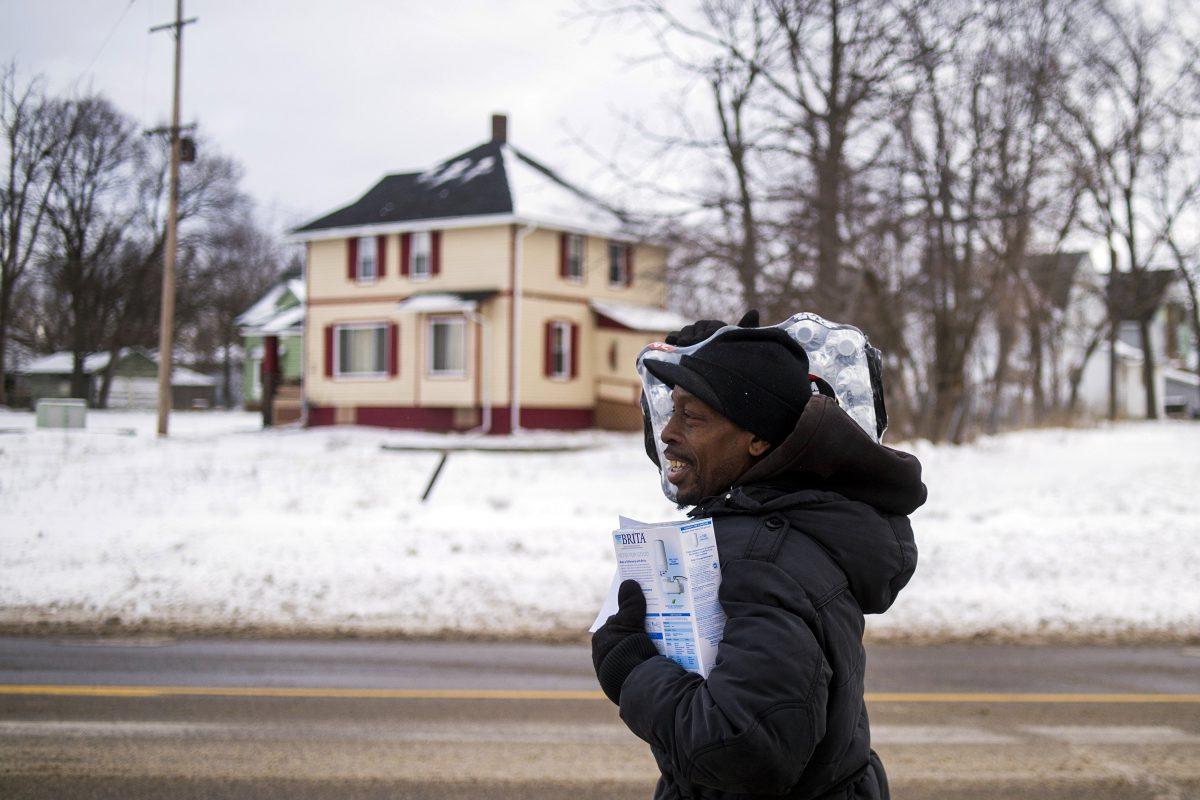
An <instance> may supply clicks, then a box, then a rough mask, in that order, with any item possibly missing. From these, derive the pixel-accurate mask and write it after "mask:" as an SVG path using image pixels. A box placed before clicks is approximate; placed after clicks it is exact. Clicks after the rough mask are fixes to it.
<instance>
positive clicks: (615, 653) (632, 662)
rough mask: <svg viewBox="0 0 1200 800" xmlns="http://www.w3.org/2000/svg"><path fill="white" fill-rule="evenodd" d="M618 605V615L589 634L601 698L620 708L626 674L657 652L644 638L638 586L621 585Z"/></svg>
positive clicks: (630, 582) (642, 604)
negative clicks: (605, 697) (606, 698)
mask: <svg viewBox="0 0 1200 800" xmlns="http://www.w3.org/2000/svg"><path fill="white" fill-rule="evenodd" d="M617 603H618V607H617V613H615V614H613V615H612V616H611V617H609V618H608V621H607V622H605V623H604V624H603V625H602V626H600V628H599V629H598V630H597V631H596V632H595V633H593V634H592V666H593V667H594V668H595V669H596V678H597V679H598V680H599V681H600V688H601V689H603V690H604V694H605V695H607V696H608V699H609V700H612V701H613V702H614V703H617V704H618V705H619V704H620V702H621V685H622V684H624V683H625V679H626V678H627V677H629V673H630V672H633V668H634V667H636V666H637V665H639V664H641V663H642V662H643V661H646V660H647V659H650V658H654V657H655V656H656V655H658V650H656V649H655V647H654V642H652V641H650V637H649V636H647V635H646V596H645V595H644V594H642V587H641V585H640V584H638V582H637V581H635V580H627V581H623V582H622V583H621V588H620V589H618V590H617Z"/></svg>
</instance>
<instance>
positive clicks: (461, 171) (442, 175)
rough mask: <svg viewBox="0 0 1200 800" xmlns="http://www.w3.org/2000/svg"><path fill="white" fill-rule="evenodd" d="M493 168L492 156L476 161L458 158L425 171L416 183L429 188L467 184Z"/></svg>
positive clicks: (494, 161) (494, 162)
mask: <svg viewBox="0 0 1200 800" xmlns="http://www.w3.org/2000/svg"><path fill="white" fill-rule="evenodd" d="M495 167H496V159H495V157H493V156H484V157H483V158H481V159H479V160H478V161H474V160H472V159H471V158H469V157H467V158H459V159H457V160H455V161H451V162H450V163H448V164H438V165H436V166H434V167H431V168H429V169H427V170H425V171H424V172H422V173H421V174H420V175H418V176H417V182H418V183H422V184H425V185H426V186H430V187H434V186H441V185H442V184H445V183H449V182H450V181H455V182H457V183H469V182H470V181H472V180H474V179H475V178H478V177H479V176H480V175H486V174H487V173H489V172H491V171H492V170H493V169H495Z"/></svg>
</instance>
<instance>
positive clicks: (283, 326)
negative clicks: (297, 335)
mask: <svg viewBox="0 0 1200 800" xmlns="http://www.w3.org/2000/svg"><path fill="white" fill-rule="evenodd" d="M303 322H304V306H292V307H291V308H285V309H284V310H283V311H280V312H278V313H277V314H275V316H273V317H271V318H270V319H268V320H267V321H266V322H264V323H262V324H261V325H259V326H258V327H257V328H255V329H254V333H261V334H266V335H268V336H270V335H272V334H277V333H283V332H284V331H287V330H290V329H292V328H295V327H297V326H299V325H301V324H302V323H303Z"/></svg>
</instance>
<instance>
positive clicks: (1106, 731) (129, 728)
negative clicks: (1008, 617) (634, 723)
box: [0, 639, 1200, 800]
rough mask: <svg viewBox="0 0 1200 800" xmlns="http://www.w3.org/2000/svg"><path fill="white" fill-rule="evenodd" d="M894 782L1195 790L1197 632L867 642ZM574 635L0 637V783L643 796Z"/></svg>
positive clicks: (1128, 791) (878, 729)
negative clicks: (512, 641)
mask: <svg viewBox="0 0 1200 800" xmlns="http://www.w3.org/2000/svg"><path fill="white" fill-rule="evenodd" d="M869 659H870V666H869V669H868V675H869V680H868V691H869V701H868V702H869V705H870V710H871V715H872V728H873V731H874V737H875V746H876V749H877V750H879V752H880V754H881V755H882V756H883V759H884V761H885V763H886V764H887V766H888V769H889V773H890V774H891V776H892V781H893V790H894V791H893V794H894V796H896V797H897V798H937V799H939V800H941V799H943V798H944V799H946V800H948V799H949V798H962V797H970V798H1014V799H1015V798H1022V800H1025V798H1031V797H1036V798H1039V800H1042V799H1043V798H1080V799H1082V798H1098V799H1108V798H1168V799H1169V800H1181V799H1182V798H1189V797H1200V649H1188V648H1179V647H1164V648H1052V647H1039V648H1025V647H993V646H955V647H926V648H906V647H874V648H872V649H871V650H870V655H869ZM654 775H655V771H654V765H653V762H652V760H651V759H650V757H649V754H648V752H647V750H646V748H645V746H644V745H643V744H642V743H641V742H640V741H638V740H637V739H635V738H634V737H633V736H632V735H631V734H629V733H628V732H627V731H626V730H625V729H624V727H623V726H622V725H621V723H620V721H619V720H618V719H617V717H616V713H615V710H614V709H613V707H612V706H611V705H610V704H609V703H608V702H607V701H605V700H602V699H597V697H596V692H595V685H594V683H593V678H592V676H591V670H590V664H589V660H588V655H587V651H586V650H585V649H584V648H580V647H556V646H540V645H500V644H479V643H475V644H463V643H379V642H278V641H269V642H262V641H183V642H174V641H163V640H131V641H125V642H121V641H113V640H105V641H81V640H62V641H50V640H38V639H0V797H2V798H5V799H6V800H7V798H55V800H58V799H59V798H152V797H153V798H157V797H170V798H210V797H232V798H251V797H253V798H326V797H328V798H352V799H353V798H384V797H387V798H397V797H416V798H593V797H595V798H601V797H604V798H645V797H648V796H649V793H650V789H651V787H652V785H653V780H654Z"/></svg>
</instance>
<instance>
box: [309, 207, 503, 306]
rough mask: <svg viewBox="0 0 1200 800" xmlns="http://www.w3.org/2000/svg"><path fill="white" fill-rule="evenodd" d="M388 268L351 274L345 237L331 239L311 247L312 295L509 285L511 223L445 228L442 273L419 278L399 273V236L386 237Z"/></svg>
mask: <svg viewBox="0 0 1200 800" xmlns="http://www.w3.org/2000/svg"><path fill="white" fill-rule="evenodd" d="M387 240H388V241H387V268H386V270H385V274H384V276H383V277H382V278H379V279H377V280H375V281H371V282H358V281H353V280H350V278H349V276H348V275H347V265H346V259H347V240H346V239H328V240H321V241H315V242H312V243H311V245H310V247H309V257H308V258H309V260H308V281H309V293H310V294H309V297H310V298H311V299H314V300H318V301H320V300H330V299H349V300H359V299H363V298H371V297H380V298H382V297H402V296H405V295H408V294H412V293H414V292H432V291H456V290H464V289H507V288H508V287H509V277H510V266H509V264H510V260H511V259H510V255H509V247H510V226H508V225H489V226H487V227H481V228H461V229H451V230H446V231H442V260H441V270H440V274H439V275H436V276H433V277H430V278H425V279H421V280H417V279H413V278H409V277H404V276H402V275H401V274H400V236H399V234H389V235H388V237H387Z"/></svg>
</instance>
